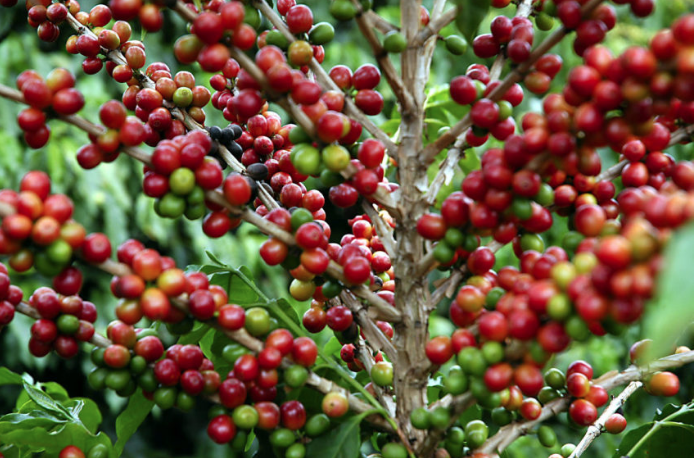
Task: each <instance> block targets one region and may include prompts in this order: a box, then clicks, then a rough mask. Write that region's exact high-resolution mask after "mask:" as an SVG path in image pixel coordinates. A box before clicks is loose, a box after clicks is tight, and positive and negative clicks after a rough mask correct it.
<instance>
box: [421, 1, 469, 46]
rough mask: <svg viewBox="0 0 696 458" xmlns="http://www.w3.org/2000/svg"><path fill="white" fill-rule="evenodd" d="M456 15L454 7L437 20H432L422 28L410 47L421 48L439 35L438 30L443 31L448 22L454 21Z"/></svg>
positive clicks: (457, 11)
mask: <svg viewBox="0 0 696 458" xmlns="http://www.w3.org/2000/svg"><path fill="white" fill-rule="evenodd" d="M457 14H459V8H458V7H455V8H452V9H450V10H447V11H446V12H444V13H443V14H441V15H439V16H438V17H437V18H434V20H432V21H430V22H429V23H428V25H426V26H425V27H423V28H422V29H421V31H420V32H418V35H416V39H415V40H414V42H413V45H412V46H415V47H418V46H423V45H424V44H425V42H426V41H428V39H429V38H431V37H434V36H436V35H437V34H438V33H440V30H442V29H444V28H445V27H447V25H448V24H449V23H450V22H452V21H454V18H456V17H457Z"/></svg>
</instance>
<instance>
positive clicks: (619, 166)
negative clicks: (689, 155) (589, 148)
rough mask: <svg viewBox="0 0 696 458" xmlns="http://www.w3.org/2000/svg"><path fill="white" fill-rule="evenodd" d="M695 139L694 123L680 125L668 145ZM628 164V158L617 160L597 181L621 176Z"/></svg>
mask: <svg viewBox="0 0 696 458" xmlns="http://www.w3.org/2000/svg"><path fill="white" fill-rule="evenodd" d="M693 139H694V125H693V124H690V125H688V126H684V127H680V128H679V129H677V130H675V131H674V132H672V136H671V137H670V140H669V144H668V145H667V146H674V145H677V144H679V143H681V142H684V141H693ZM627 164H629V161H628V160H627V159H624V160H623V161H619V162H617V163H616V164H614V165H612V166H611V167H609V168H608V169H606V170H605V171H604V172H602V173H600V174H599V175H598V176H597V181H601V180H613V179H614V178H617V177H619V176H621V171H622V170H623V169H624V167H626V165H627Z"/></svg>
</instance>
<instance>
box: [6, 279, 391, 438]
mask: <svg viewBox="0 0 696 458" xmlns="http://www.w3.org/2000/svg"><path fill="white" fill-rule="evenodd" d="M124 267H125V268H126V269H128V267H127V266H124ZM102 270H105V271H106V272H107V273H110V274H115V272H113V271H109V270H107V269H102ZM117 272H121V273H122V269H119V270H117ZM187 302H188V301H187V300H186V299H183V298H180V299H173V300H172V305H174V306H175V307H176V308H177V309H179V310H181V311H182V312H185V313H188V305H187ZM15 311H16V312H18V313H21V314H22V315H26V316H28V317H30V318H33V319H35V320H38V319H40V318H41V315H40V314H39V312H38V311H37V310H36V309H35V308H34V307H32V306H31V305H29V304H28V303H26V302H24V301H22V302H20V303H19V304H18V305H17V306H16V307H15ZM204 323H205V324H206V325H208V326H210V327H212V328H214V329H216V330H218V331H220V332H223V333H224V334H225V335H226V336H227V337H229V338H230V339H231V340H233V341H235V342H237V343H239V344H241V345H243V346H244V347H246V348H248V349H249V350H251V351H253V352H254V353H258V352H260V351H261V350H262V349H263V347H264V344H263V342H261V341H260V340H258V339H256V338H255V337H253V336H251V334H249V333H248V332H247V331H246V330H245V329H244V328H242V329H239V330H236V331H231V330H229V329H224V328H223V327H222V326H220V325H219V324H218V323H217V321H215V320H210V321H208V322H204ZM87 343H90V344H92V345H94V346H96V347H101V348H106V347H108V346H110V345H112V344H113V342H111V340H109V339H108V338H106V337H104V336H102V335H101V334H98V333H95V334H94V336H92V338H91V339H90V340H88V341H87ZM293 364H294V363H293V362H292V360H290V359H289V358H287V357H285V358H284V359H283V361H282V363H281V366H280V367H282V368H284V369H285V368H288V367H290V366H291V365H293ZM306 383H307V385H308V386H310V387H312V388H314V389H316V390H317V391H319V392H321V393H324V394H326V393H330V392H339V393H344V394H345V395H346V397H347V398H348V405H349V406H350V408H351V409H352V410H353V411H355V412H358V413H360V412H367V411H370V410H374V407H373V406H371V405H370V404H367V403H366V402H364V401H362V400H360V399H359V398H357V397H356V396H354V395H353V394H351V393H350V392H349V391H348V390H346V389H345V388H343V387H342V386H340V385H338V384H336V383H334V382H332V381H331V380H328V379H325V378H323V377H320V376H318V375H317V374H316V373H314V372H312V371H308V377H307V382H306ZM206 397H207V398H208V399H209V400H210V401H212V402H214V403H216V404H220V398H219V396H218V395H217V394H213V395H210V396H206ZM367 421H369V422H371V423H373V424H374V425H375V426H378V427H380V428H382V429H385V430H387V431H393V428H392V427H391V425H390V424H389V423H388V422H387V421H385V419H384V418H382V417H380V416H379V415H377V414H375V415H370V416H368V417H367Z"/></svg>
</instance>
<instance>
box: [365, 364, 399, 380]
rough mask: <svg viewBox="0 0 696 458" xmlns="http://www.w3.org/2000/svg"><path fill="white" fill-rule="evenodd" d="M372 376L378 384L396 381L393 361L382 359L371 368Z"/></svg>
mask: <svg viewBox="0 0 696 458" xmlns="http://www.w3.org/2000/svg"><path fill="white" fill-rule="evenodd" d="M370 378H371V379H372V382H373V383H374V384H375V385H377V386H388V385H391V384H392V382H393V381H394V368H393V367H392V365H391V363H388V362H386V361H380V362H378V363H375V364H374V365H373V366H372V369H371V370H370Z"/></svg>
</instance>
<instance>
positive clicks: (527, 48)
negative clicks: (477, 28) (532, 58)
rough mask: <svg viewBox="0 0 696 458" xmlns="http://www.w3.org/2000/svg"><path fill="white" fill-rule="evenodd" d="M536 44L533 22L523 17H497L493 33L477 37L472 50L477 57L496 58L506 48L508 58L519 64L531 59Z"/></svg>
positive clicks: (492, 26) (494, 20)
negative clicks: (534, 43) (533, 45)
mask: <svg viewBox="0 0 696 458" xmlns="http://www.w3.org/2000/svg"><path fill="white" fill-rule="evenodd" d="M533 42H534V26H533V25H532V21H530V20H529V19H527V18H523V17H514V18H512V19H510V18H508V17H507V16H497V17H496V18H494V19H493V21H491V33H487V34H482V35H479V36H477V37H476V38H475V39H474V42H473V43H472V49H473V51H474V54H476V56H477V57H481V58H488V57H493V56H496V55H497V54H498V53H499V52H500V47H501V46H506V48H505V52H506V54H507V57H508V58H509V59H510V60H511V61H512V62H515V63H517V64H519V63H522V62H524V61H525V60H527V59H529V55H530V54H531V51H532V43H533Z"/></svg>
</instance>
